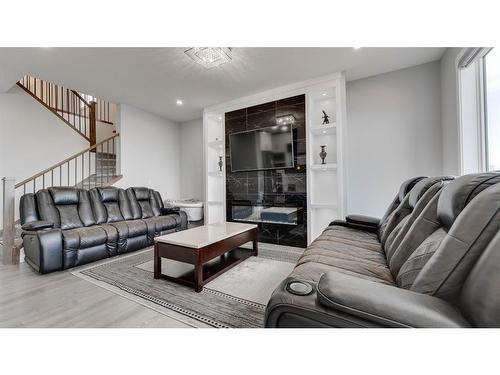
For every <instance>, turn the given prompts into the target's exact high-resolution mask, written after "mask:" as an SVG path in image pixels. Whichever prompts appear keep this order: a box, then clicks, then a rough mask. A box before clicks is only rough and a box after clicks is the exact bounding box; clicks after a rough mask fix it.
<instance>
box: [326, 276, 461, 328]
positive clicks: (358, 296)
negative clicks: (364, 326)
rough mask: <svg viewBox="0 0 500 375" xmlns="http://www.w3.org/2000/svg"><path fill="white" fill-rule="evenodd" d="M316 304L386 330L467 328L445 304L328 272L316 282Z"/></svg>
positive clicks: (456, 312)
mask: <svg viewBox="0 0 500 375" xmlns="http://www.w3.org/2000/svg"><path fill="white" fill-rule="evenodd" d="M317 294H318V296H317V299H318V303H319V304H321V305H323V306H324V307H326V308H329V309H332V310H336V311H340V312H342V313H345V314H348V315H351V316H354V317H357V318H361V319H363V320H366V321H370V322H373V323H376V324H380V325H382V326H386V327H436V328H445V327H448V328H456V327H468V326H470V325H469V323H468V322H467V321H466V320H465V319H464V318H463V317H462V315H461V314H460V313H459V312H458V311H457V310H456V309H455V308H453V307H452V306H451V305H450V304H448V303H447V302H446V301H444V300H442V299H439V298H437V297H433V296H430V295H426V294H420V293H416V292H413V291H410V290H407V289H402V288H397V287H395V286H391V285H385V284H381V283H377V282H373V281H370V280H365V279H361V278H358V277H354V276H351V275H346V274H342V273H339V272H335V271H330V272H328V273H326V274H324V275H323V276H321V279H320V280H319V283H318V290H317Z"/></svg>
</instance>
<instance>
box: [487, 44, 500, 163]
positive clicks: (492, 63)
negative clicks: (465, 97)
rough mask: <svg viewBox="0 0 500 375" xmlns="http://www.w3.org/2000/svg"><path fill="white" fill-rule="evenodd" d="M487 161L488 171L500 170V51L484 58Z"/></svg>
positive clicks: (494, 51)
mask: <svg viewBox="0 0 500 375" xmlns="http://www.w3.org/2000/svg"><path fill="white" fill-rule="evenodd" d="M483 78H484V115H485V116H484V119H485V121H484V126H485V145H486V147H485V161H486V169H487V170H488V171H494V170H500V49H499V48H494V49H492V50H491V51H490V52H488V54H487V55H486V56H484V58H483Z"/></svg>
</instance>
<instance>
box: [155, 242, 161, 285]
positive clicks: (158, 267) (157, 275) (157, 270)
mask: <svg viewBox="0 0 500 375" xmlns="http://www.w3.org/2000/svg"><path fill="white" fill-rule="evenodd" d="M160 275H161V257H159V256H158V244H157V243H155V250H154V278H155V279H159V278H160Z"/></svg>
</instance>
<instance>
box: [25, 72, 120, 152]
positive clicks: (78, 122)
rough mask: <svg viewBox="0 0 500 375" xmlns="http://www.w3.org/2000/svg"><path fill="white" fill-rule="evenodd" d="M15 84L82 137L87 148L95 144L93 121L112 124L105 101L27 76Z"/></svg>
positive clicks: (107, 104) (109, 110)
mask: <svg viewBox="0 0 500 375" xmlns="http://www.w3.org/2000/svg"><path fill="white" fill-rule="evenodd" d="M17 85H18V86H19V87H21V88H22V89H23V90H24V91H26V92H27V93H28V94H29V95H31V96H32V97H33V98H34V99H35V100H37V101H38V102H39V103H41V104H42V105H43V106H44V107H45V108H47V109H48V110H49V111H51V112H52V113H53V114H54V115H56V116H57V117H59V119H61V120H62V121H63V122H64V123H65V124H66V125H68V126H69V127H71V128H72V129H73V130H74V131H76V132H77V133H78V134H80V135H81V136H82V137H84V138H85V139H86V140H87V141H88V142H89V144H90V145H91V146H92V145H94V144H95V143H96V124H97V121H100V122H104V123H107V124H113V122H112V121H111V120H112V117H111V105H110V103H109V102H108V101H105V100H103V99H98V98H95V97H93V96H90V95H86V94H82V93H79V92H77V91H75V90H71V89H67V88H65V87H62V86H59V85H56V84H54V83H51V82H47V81H44V80H41V79H39V78H35V77H31V76H24V77H23V78H22V79H21V80H20V81H19V82H18V83H17Z"/></svg>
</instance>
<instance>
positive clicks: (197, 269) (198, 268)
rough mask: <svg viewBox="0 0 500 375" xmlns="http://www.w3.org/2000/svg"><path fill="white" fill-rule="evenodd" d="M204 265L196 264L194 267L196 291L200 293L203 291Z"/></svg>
mask: <svg viewBox="0 0 500 375" xmlns="http://www.w3.org/2000/svg"><path fill="white" fill-rule="evenodd" d="M202 284H203V263H201V262H199V261H198V262H196V264H195V265H194V290H195V291H196V293H199V292H201V291H202V290H203V285H202Z"/></svg>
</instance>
